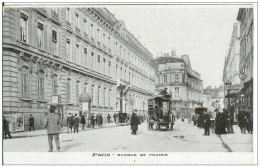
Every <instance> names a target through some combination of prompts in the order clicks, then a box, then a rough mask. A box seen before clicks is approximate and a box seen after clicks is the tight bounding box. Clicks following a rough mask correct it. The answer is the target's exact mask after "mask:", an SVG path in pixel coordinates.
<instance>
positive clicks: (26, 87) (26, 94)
mask: <svg viewBox="0 0 260 166" xmlns="http://www.w3.org/2000/svg"><path fill="white" fill-rule="evenodd" d="M21 75H22V76H21V82H22V83H21V85H22V86H21V87H22V97H23V98H27V99H29V98H30V71H29V68H28V67H27V66H23V68H22V72H21Z"/></svg>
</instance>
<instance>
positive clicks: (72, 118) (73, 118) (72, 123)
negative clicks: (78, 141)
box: [67, 113, 86, 134]
mask: <svg viewBox="0 0 260 166" xmlns="http://www.w3.org/2000/svg"><path fill="white" fill-rule="evenodd" d="M79 123H81V124H82V129H84V126H85V124H86V120H85V116H84V115H82V116H81V118H80V119H79V117H78V116H77V114H74V115H72V114H71V113H69V116H68V117H67V127H68V132H67V133H68V134H69V133H72V128H73V129H74V133H76V132H77V133H78V132H79Z"/></svg>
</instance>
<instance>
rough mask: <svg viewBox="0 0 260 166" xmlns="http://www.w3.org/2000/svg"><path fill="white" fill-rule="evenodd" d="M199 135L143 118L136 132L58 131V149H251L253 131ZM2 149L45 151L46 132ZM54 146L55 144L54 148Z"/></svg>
mask: <svg viewBox="0 0 260 166" xmlns="http://www.w3.org/2000/svg"><path fill="white" fill-rule="evenodd" d="M234 129H235V132H236V133H235V134H227V135H222V136H221V138H220V137H218V136H216V135H215V134H212V133H211V135H210V136H209V137H208V136H203V130H202V129H199V128H197V127H195V126H193V124H189V123H188V122H187V121H185V122H181V121H177V122H176V124H175V125H174V129H173V131H155V130H151V131H148V130H147V124H146V122H144V123H142V124H141V125H140V126H139V130H138V135H137V136H135V135H131V131H130V126H118V127H110V128H100V129H94V130H85V131H80V132H79V133H75V134H74V133H73V134H67V133H63V134H60V143H61V152H99V151H102V152H230V151H232V152H252V149H253V135H252V134H241V133H240V132H239V130H238V127H237V126H234ZM3 150H4V152H47V151H48V140H47V136H46V135H45V136H37V137H27V138H14V139H7V140H4V141H3ZM54 150H55V148H54Z"/></svg>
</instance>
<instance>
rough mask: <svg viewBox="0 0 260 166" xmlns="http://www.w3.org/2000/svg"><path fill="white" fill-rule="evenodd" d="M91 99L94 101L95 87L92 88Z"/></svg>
mask: <svg viewBox="0 0 260 166" xmlns="http://www.w3.org/2000/svg"><path fill="white" fill-rule="evenodd" d="M91 98H92V100H94V85H92V86H91Z"/></svg>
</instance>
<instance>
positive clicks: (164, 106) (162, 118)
mask: <svg viewBox="0 0 260 166" xmlns="http://www.w3.org/2000/svg"><path fill="white" fill-rule="evenodd" d="M174 120H175V117H174V115H173V112H172V97H171V95H170V94H169V93H167V89H164V90H163V91H162V92H160V93H159V95H158V96H156V97H154V98H153V99H149V100H148V116H147V124H148V130H150V129H153V125H156V129H159V130H160V129H162V127H165V128H166V129H167V130H172V129H173V125H174Z"/></svg>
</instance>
